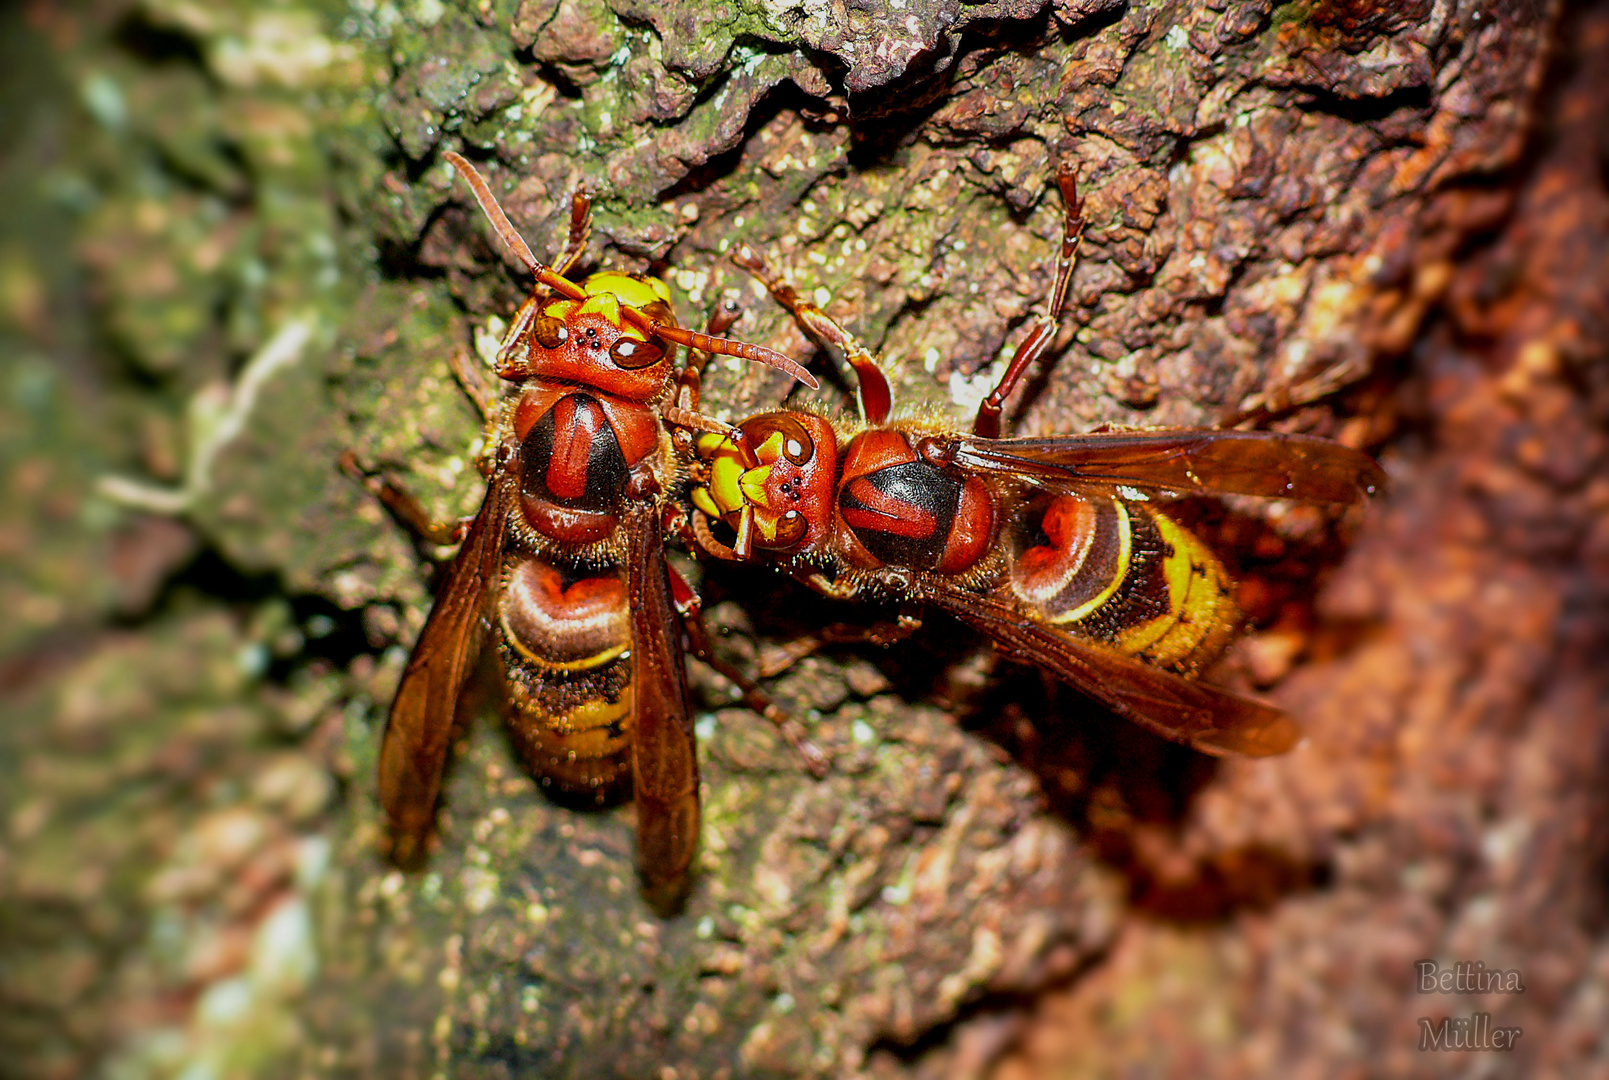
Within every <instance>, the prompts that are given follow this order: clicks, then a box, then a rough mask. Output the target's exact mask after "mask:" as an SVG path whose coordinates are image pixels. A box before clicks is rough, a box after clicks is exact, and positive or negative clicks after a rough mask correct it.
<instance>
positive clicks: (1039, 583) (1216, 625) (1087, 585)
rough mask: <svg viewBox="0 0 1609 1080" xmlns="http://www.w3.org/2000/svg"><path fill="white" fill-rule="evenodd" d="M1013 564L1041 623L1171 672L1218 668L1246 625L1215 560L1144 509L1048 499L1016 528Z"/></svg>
mask: <svg viewBox="0 0 1609 1080" xmlns="http://www.w3.org/2000/svg"><path fill="white" fill-rule="evenodd" d="M1011 555H1012V559H1011V570H1010V584H1011V590H1012V592H1013V593H1014V594H1015V595H1016V597H1017V599H1018V600H1020V601H1021V602H1022V603H1023V604H1025V605H1027V607H1028V608H1029V610H1030V611H1031V612H1032V613H1033V614H1034V616H1035V617H1036V618H1039V619H1041V620H1043V621H1044V622H1046V623H1048V624H1050V625H1052V626H1056V627H1059V628H1061V629H1064V630H1066V631H1068V632H1070V633H1074V634H1078V635H1080V636H1084V637H1090V638H1094V639H1096V640H1098V641H1102V642H1105V643H1107V644H1108V645H1111V646H1112V647H1113V648H1115V649H1117V650H1118V651H1119V652H1122V653H1125V654H1127V655H1130V656H1135V657H1138V658H1140V659H1142V660H1145V661H1147V662H1149V663H1152V664H1156V665H1157V666H1159V667H1163V668H1168V669H1170V670H1173V671H1180V672H1187V673H1193V672H1195V671H1198V670H1200V669H1201V668H1203V667H1205V666H1207V665H1208V664H1210V663H1212V661H1213V660H1215V659H1216V658H1217V657H1218V655H1219V654H1220V653H1221V652H1222V651H1223V649H1224V646H1226V645H1227V644H1228V643H1229V639H1230V637H1231V636H1232V635H1233V633H1234V631H1235V626H1236V623H1237V622H1238V620H1239V612H1238V610H1237V609H1236V608H1235V603H1234V600H1233V599H1232V597H1231V596H1230V594H1229V589H1230V587H1231V583H1230V581H1229V578H1228V575H1226V574H1225V573H1224V569H1223V567H1222V566H1221V565H1220V564H1219V562H1218V560H1217V559H1216V558H1215V557H1214V556H1213V554H1212V552H1210V551H1209V550H1207V547H1206V545H1204V544H1203V543H1202V542H1201V541H1200V540H1198V539H1197V538H1196V537H1195V536H1194V535H1192V534H1191V533H1190V532H1188V531H1187V530H1185V529H1184V528H1183V527H1182V526H1180V525H1179V524H1178V523H1177V522H1175V521H1173V520H1172V519H1171V518H1169V517H1168V516H1167V515H1166V514H1164V513H1162V512H1161V511H1160V510H1157V509H1154V508H1152V507H1150V506H1148V505H1145V504H1143V503H1132V502H1124V501H1122V500H1120V499H1115V498H1107V497H1099V496H1097V497H1092V498H1088V499H1086V498H1080V497H1077V496H1073V495H1054V496H1047V497H1044V498H1042V499H1039V500H1037V501H1035V502H1033V503H1031V504H1030V505H1029V506H1028V507H1027V509H1026V511H1025V512H1024V513H1023V514H1022V515H1021V516H1020V517H1019V519H1018V521H1017V522H1016V525H1015V527H1014V528H1013V530H1012V535H1011Z"/></svg>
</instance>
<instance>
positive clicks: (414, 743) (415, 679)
mask: <svg viewBox="0 0 1609 1080" xmlns="http://www.w3.org/2000/svg"><path fill="white" fill-rule="evenodd" d="M512 491H513V485H512V484H508V483H505V482H502V474H499V475H497V476H494V477H493V478H492V482H491V485H490V486H489V487H488V488H487V489H486V497H485V498H484V499H482V500H481V504H480V511H479V512H478V513H477V514H476V515H475V520H474V523H473V524H471V525H470V527H469V534H468V535H467V536H465V537H464V541H463V544H462V545H461V546H460V547H459V548H458V555H457V556H456V557H455V558H454V559H453V563H452V566H451V567H450V568H448V570H447V579H446V580H445V581H444V582H442V585H441V591H440V592H439V593H437V594H436V603H435V605H434V606H433V607H431V609H430V617H429V618H428V619H426V620H425V628H424V629H423V630H421V631H420V632H419V640H418V641H417V642H415V643H414V646H413V653H412V655H410V656H409V657H408V666H407V667H406V668H404V669H403V672H402V681H401V683H399V684H398V686H397V696H396V699H395V700H394V701H392V703H391V715H390V717H389V718H388V719H387V721H386V729H385V741H384V742H383V743H381V745H380V805H381V806H383V807H384V808H385V813H386V819H387V821H388V823H389V825H390V828H391V837H392V852H391V853H392V858H393V859H395V860H396V861H397V862H398V863H401V864H403V865H407V864H409V863H412V862H414V861H416V860H417V859H418V857H419V856H420V855H421V854H422V853H423V850H424V842H425V840H426V839H427V838H428V837H429V835H430V829H431V825H432V824H433V822H434V820H435V808H436V794H437V792H438V791H439V790H440V787H441V771H442V766H443V765H444V763H445V762H446V759H447V740H448V738H449V737H450V736H451V734H452V726H453V711H454V709H455V708H456V707H457V704H458V695H459V692H460V691H461V690H463V688H464V681H465V679H467V678H468V677H469V672H470V671H471V670H472V669H473V667H474V664H475V659H476V657H477V656H478V655H479V652H480V646H481V640H482V638H483V636H484V635H483V632H482V629H481V615H482V612H483V611H484V609H485V605H486V600H487V597H488V596H489V595H490V594H491V593H492V592H493V591H494V589H495V586H496V583H497V580H498V573H499V570H500V567H501V564H502V556H503V536H504V532H505V526H506V524H507V521H508V513H509V501H510V499H511V498H512Z"/></svg>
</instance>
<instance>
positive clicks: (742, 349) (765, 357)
mask: <svg viewBox="0 0 1609 1080" xmlns="http://www.w3.org/2000/svg"><path fill="white" fill-rule="evenodd" d="M442 157H444V158H446V159H447V163H448V164H449V165H451V166H452V167H453V168H454V169H457V170H458V175H459V176H462V177H463V178H464V182H465V183H467V184H468V185H469V190H470V191H472V192H474V193H475V201H476V202H478V203H480V208H481V212H482V213H484V214H485V215H486V220H487V221H490V222H491V223H492V229H493V231H494V232H496V233H497V235H498V238H499V239H501V240H502V241H503V243H504V244H506V245H508V249H509V250H510V251H512V252H513V253H514V257H515V258H517V259H519V260H520V262H522V263H524V264H525V268H526V269H527V270H529V271H530V272H531V274H532V275H533V276H534V277H535V278H536V280H537V281H540V282H541V283H542V284H543V285H546V286H547V287H548V288H550V289H552V290H553V291H554V292H556V293H559V294H560V295H562V296H565V297H567V298H568V299H571V300H585V299H586V298H587V291H586V290H585V289H583V288H582V287H581V286H580V285H577V284H576V283H575V282H573V281H571V280H570V279H569V278H566V277H561V276H560V275H559V274H558V273H556V272H555V271H554V270H553V268H552V267H549V266H547V265H545V264H544V263H542V262H541V261H540V260H538V259H537V257H536V256H535V255H533V254H532V253H531V246H530V245H529V244H527V243H526V242H525V238H524V237H522V236H521V235H520V234H519V231H518V230H517V229H515V228H514V226H513V224H512V223H511V222H510V221H509V220H508V215H507V214H505V213H503V208H502V207H501V206H499V205H498V204H497V197H496V196H495V195H493V194H492V189H491V187H490V186H489V185H488V184H487V183H486V178H485V177H483V176H481V174H480V173H479V172H478V171H476V169H475V166H473V165H471V164H470V163H469V161H468V160H467V159H466V158H465V157H464V156H463V155H462V154H457V153H454V152H453V151H451V150H448V151H447V152H446V153H444V154H443V155H442ZM620 311H621V314H623V315H625V316H626V317H627V318H629V319H631V321H632V322H634V323H636V324H637V326H638V327H639V328H640V329H641V330H642V331H643V332H644V333H647V334H652V335H654V336H655V337H659V338H663V339H664V340H666V341H671V342H675V343H676V344H678V345H683V346H686V347H687V348H689V349H702V350H703V351H704V352H709V353H718V354H720V355H721V356H736V357H738V358H740V359H743V360H749V361H752V362H754V363H757V364H765V365H766V366H768V367H774V368H776V369H778V370H779V371H785V372H787V373H788V374H789V375H791V376H793V377H794V378H795V379H797V380H799V381H800V382H802V383H804V384H805V385H806V386H808V387H810V389H812V390H817V389H820V387H821V384H820V383H818V382H817V381H816V380H815V378H814V377H813V376H812V375H811V374H810V373H809V372H808V371H806V370H805V369H804V368H803V367H801V366H800V365H799V364H798V362H797V361H794V360H792V359H790V358H788V357H786V356H784V355H782V354H781V353H779V352H776V351H775V350H772V349H767V348H766V347H765V346H763V345H751V344H749V343H748V342H746V341H733V340H732V339H730V338H721V337H712V336H710V335H709V334H700V333H697V332H696V331H692V330H683V329H682V328H681V327H679V326H671V325H669V324H668V323H663V322H660V321H659V320H658V319H656V318H654V317H653V316H652V315H648V314H645V313H644V312H642V311H639V310H638V309H637V308H634V307H632V306H631V305H629V304H621V305H620Z"/></svg>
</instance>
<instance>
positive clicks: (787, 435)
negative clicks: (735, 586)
mask: <svg viewBox="0 0 1609 1080" xmlns="http://www.w3.org/2000/svg"><path fill="white" fill-rule="evenodd" d="M742 431H743V434H744V436H745V437H746V442H745V445H743V446H738V445H736V444H734V443H733V441H732V440H731V439H730V438H729V437H727V436H725V435H704V436H702V437H700V438H699V439H698V441H697V442H696V443H695V449H696V451H697V453H698V456H699V458H700V459H701V460H702V461H703V462H704V463H705V471H704V477H703V479H704V483H702V484H701V485H699V486H697V487H695V488H694V489H693V492H692V497H693V505H694V506H696V507H697V508H698V509H699V510H701V511H703V512H704V513H705V514H706V515H708V516H709V517H712V518H718V519H720V520H721V521H724V522H726V524H728V525H730V526H731V527H732V528H733V529H735V530H737V541H736V543H735V544H734V546H733V550H734V551H737V552H738V553H739V554H740V555H743V554H746V553H747V551H748V550H749V547H750V546H751V545H753V546H755V547H762V548H767V549H770V550H772V551H788V550H794V549H797V548H799V547H801V546H803V545H805V544H806V543H807V542H810V541H812V540H814V539H818V538H819V536H820V535H821V534H823V533H825V531H826V529H827V528H828V525H829V522H830V521H831V517H832V497H833V491H832V485H833V482H834V470H835V467H836V462H837V454H836V451H835V449H834V437H833V434H832V427H831V425H830V424H828V423H827V421H825V420H823V419H821V418H820V417H818V416H812V415H810V414H808V413H767V414H765V415H762V416H756V417H753V418H751V419H749V420H746V421H744V423H743V424H742Z"/></svg>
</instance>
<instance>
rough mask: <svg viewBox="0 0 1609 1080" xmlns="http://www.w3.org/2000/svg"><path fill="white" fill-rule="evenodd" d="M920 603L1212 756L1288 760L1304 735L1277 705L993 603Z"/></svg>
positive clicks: (932, 593) (974, 599)
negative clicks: (1277, 756)
mask: <svg viewBox="0 0 1609 1080" xmlns="http://www.w3.org/2000/svg"><path fill="white" fill-rule="evenodd" d="M916 591H917V595H918V596H919V598H920V599H921V600H923V601H925V602H927V603H930V604H933V605H934V606H936V607H940V608H943V609H944V610H945V611H948V612H949V613H950V614H952V615H954V616H955V617H956V618H958V619H960V620H961V621H962V622H964V623H967V624H968V625H970V626H973V627H976V628H977V629H979V630H982V631H983V632H984V633H986V634H988V635H989V636H990V637H991V638H993V639H994V640H995V642H996V643H997V644H999V645H1000V646H1002V647H1003V651H1004V652H1005V653H1006V654H1007V655H1008V656H1010V657H1012V658H1013V659H1015V660H1021V661H1024V662H1027V663H1035V664H1039V665H1040V666H1041V667H1044V668H1047V669H1048V670H1049V671H1050V672H1051V673H1052V674H1054V675H1056V676H1057V677H1058V678H1060V679H1061V680H1063V681H1064V682H1066V683H1069V684H1070V685H1072V686H1073V687H1074V688H1075V689H1077V690H1079V691H1081V692H1082V693H1085V694H1088V695H1089V696H1090V697H1092V698H1094V699H1095V700H1096V701H1099V702H1100V703H1101V704H1103V705H1105V706H1106V707H1107V708H1109V709H1111V710H1112V711H1113V712H1115V713H1117V714H1118V715H1119V716H1122V717H1125V718H1127V719H1129V720H1132V721H1133V722H1134V723H1136V724H1139V725H1140V726H1141V727H1143V728H1147V729H1149V730H1151V731H1154V732H1156V733H1157V734H1158V735H1161V736H1162V737H1164V738H1167V739H1172V740H1174V741H1175V742H1182V743H1187V744H1189V745H1190V746H1193V747H1195V748H1196V749H1197V750H1200V751H1202V752H1204V753H1208V754H1220V755H1221V754H1245V755H1246V756H1248V757H1267V756H1268V755H1270V754H1282V753H1284V752H1285V751H1287V750H1289V749H1290V748H1291V747H1293V746H1295V745H1296V743H1297V742H1298V741H1300V739H1301V731H1300V729H1299V728H1297V726H1296V722H1295V721H1293V720H1292V719H1291V718H1290V717H1289V716H1288V715H1286V714H1285V713H1284V712H1281V711H1280V710H1279V709H1276V708H1275V707H1274V706H1272V705H1266V704H1264V703H1262V702H1260V701H1253V700H1252V699H1250V698H1244V697H1240V696H1238V695H1236V694H1231V693H1229V692H1228V691H1227V690H1220V689H1218V688H1217V687H1215V686H1209V685H1208V684H1206V683H1199V682H1194V681H1192V680H1190V679H1186V678H1183V677H1181V676H1178V675H1175V674H1173V673H1172V672H1168V671H1163V670H1162V669H1161V668H1156V667H1152V666H1151V665H1149V664H1146V663H1144V662H1143V661H1140V660H1136V659H1134V658H1133V657H1130V656H1125V655H1123V654H1122V653H1119V652H1116V651H1114V650H1112V649H1109V648H1107V647H1106V646H1104V645H1101V644H1099V643H1097V642H1094V641H1090V640H1088V639H1086V638H1079V637H1074V636H1072V635H1071V634H1067V633H1064V632H1062V631H1060V630H1057V629H1056V628H1054V627H1051V626H1046V625H1044V624H1042V623H1038V622H1035V621H1033V620H1032V619H1031V618H1029V617H1028V616H1027V615H1025V614H1023V613H1022V612H1021V611H1019V610H1017V608H1016V607H1014V606H1013V605H1011V604H1009V603H1006V602H1003V601H1001V600H997V599H995V598H992V597H987V596H978V595H976V594H974V593H968V592H965V591H963V590H960V589H953V588H950V587H948V586H945V585H942V584H938V583H934V582H931V581H929V582H924V583H922V584H921V585H919V586H918V587H917V590H916Z"/></svg>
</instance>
